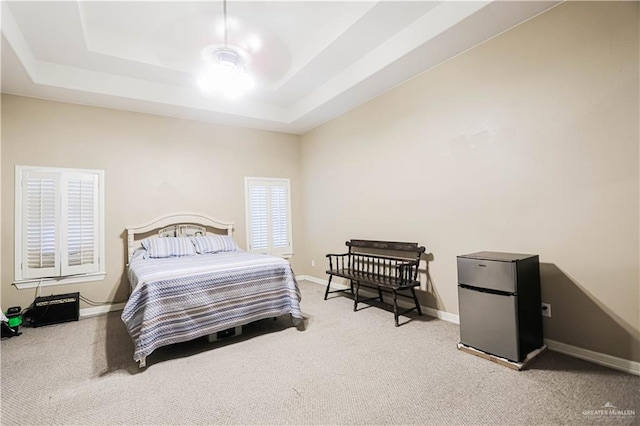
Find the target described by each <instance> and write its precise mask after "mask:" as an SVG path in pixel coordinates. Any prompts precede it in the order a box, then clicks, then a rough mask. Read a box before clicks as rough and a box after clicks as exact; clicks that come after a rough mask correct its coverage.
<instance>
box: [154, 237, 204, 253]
mask: <svg viewBox="0 0 640 426" xmlns="http://www.w3.org/2000/svg"><path fill="white" fill-rule="evenodd" d="M142 247H144V248H145V250H147V253H146V255H145V257H146V258H163V257H180V256H194V255H195V254H196V250H195V248H194V247H193V243H192V242H191V240H190V239H189V238H178V237H154V238H147V239H144V240H142Z"/></svg>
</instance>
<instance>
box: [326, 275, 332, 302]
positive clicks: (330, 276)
mask: <svg viewBox="0 0 640 426" xmlns="http://www.w3.org/2000/svg"><path fill="white" fill-rule="evenodd" d="M332 278H333V275H329V282H328V283H327V289H326V290H325V292H324V300H327V296H328V295H329V289H330V288H331V279H332Z"/></svg>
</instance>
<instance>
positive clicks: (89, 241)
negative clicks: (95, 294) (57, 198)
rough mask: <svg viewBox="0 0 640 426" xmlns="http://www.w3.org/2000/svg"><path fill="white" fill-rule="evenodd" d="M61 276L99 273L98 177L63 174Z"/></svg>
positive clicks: (86, 174)
mask: <svg viewBox="0 0 640 426" xmlns="http://www.w3.org/2000/svg"><path fill="white" fill-rule="evenodd" d="M62 188H63V190H64V197H63V205H62V217H63V218H66V220H63V222H62V235H63V239H62V271H61V274H62V275H65V276H66V275H76V274H87V273H93V272H98V269H99V268H98V232H99V228H98V176H97V175H96V174H91V173H63V175H62Z"/></svg>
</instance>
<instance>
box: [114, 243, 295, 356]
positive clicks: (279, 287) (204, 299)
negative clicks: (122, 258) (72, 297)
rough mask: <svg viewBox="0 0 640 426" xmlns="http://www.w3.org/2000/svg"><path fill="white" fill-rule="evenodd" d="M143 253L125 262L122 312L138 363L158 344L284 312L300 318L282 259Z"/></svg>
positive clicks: (241, 253) (232, 254)
mask: <svg viewBox="0 0 640 426" xmlns="http://www.w3.org/2000/svg"><path fill="white" fill-rule="evenodd" d="M142 254H143V251H141V252H137V253H136V254H135V255H134V256H133V258H132V260H131V263H130V265H129V282H130V283H131V286H132V288H133V290H132V293H131V296H130V297H129V301H128V302H127V304H126V306H125V308H124V310H123V312H122V320H123V321H124V323H125V325H126V327H127V330H128V331H129V334H130V335H131V337H132V338H133V341H134V344H135V352H134V355H133V359H134V360H135V361H140V366H141V367H142V366H144V365H145V359H146V357H147V356H148V355H149V354H151V353H152V352H153V351H154V350H155V349H156V348H159V347H161V346H165V345H169V344H172V343H177V342H184V341H188V340H191V339H194V338H196V337H200V336H204V335H208V334H211V333H215V332H218V331H221V330H226V329H228V328H231V327H236V326H239V325H243V324H248V323H250V322H252V321H256V320H259V319H263V318H269V317H277V316H279V315H284V314H291V315H292V317H293V319H294V321H296V320H302V313H301V312H300V303H299V302H300V291H299V289H298V284H297V283H296V280H295V277H294V275H293V271H292V270H291V267H290V265H289V263H288V262H287V261H286V260H284V259H281V258H279V257H274V256H267V255H263V254H253V253H247V252H244V251H235V252H224V253H214V254H203V255H196V256H189V257H174V258H165V259H144V258H143V256H142Z"/></svg>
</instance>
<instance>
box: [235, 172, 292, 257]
mask: <svg viewBox="0 0 640 426" xmlns="http://www.w3.org/2000/svg"><path fill="white" fill-rule="evenodd" d="M252 181H262V182H279V183H285V184H286V186H287V194H288V197H287V209H288V223H287V227H288V229H287V232H288V235H289V251H287V252H285V253H278V254H273V255H274V256H278V257H282V258H284V259H290V258H291V257H293V254H294V252H293V234H292V228H293V225H292V222H293V218H292V216H293V212H292V211H291V179H289V178H265V177H245V178H244V194H245V224H246V238H247V246H246V247H247V251H249V252H251V251H252V250H251V217H250V209H249V183H250V182H252ZM271 250H272V247H269V248H268V250H267V251H268V252H269V254H272V252H271ZM255 252H256V253H259V252H261V251H258V250H256V251H255Z"/></svg>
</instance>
